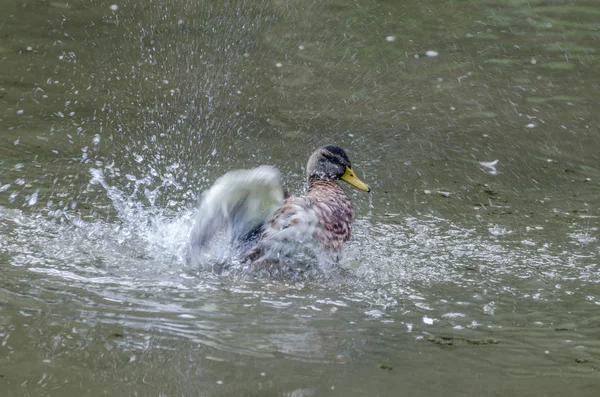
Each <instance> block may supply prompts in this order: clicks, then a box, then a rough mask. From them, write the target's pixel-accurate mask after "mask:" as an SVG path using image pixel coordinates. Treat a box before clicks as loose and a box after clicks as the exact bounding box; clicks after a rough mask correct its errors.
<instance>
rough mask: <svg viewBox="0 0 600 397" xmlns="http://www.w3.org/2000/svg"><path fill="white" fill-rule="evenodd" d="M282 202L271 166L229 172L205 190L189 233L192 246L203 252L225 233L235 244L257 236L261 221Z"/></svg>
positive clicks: (274, 169)
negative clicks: (213, 240)
mask: <svg viewBox="0 0 600 397" xmlns="http://www.w3.org/2000/svg"><path fill="white" fill-rule="evenodd" d="M283 202H284V192H283V187H282V185H281V174H280V173H279V171H278V170H277V169H276V168H274V167H271V166H266V165H265V166H260V167H257V168H253V169H250V170H236V171H231V172H228V173H227V174H225V175H223V176H222V177H220V178H219V179H217V180H216V181H215V184H214V185H213V186H212V187H211V188H210V189H209V190H208V191H207V192H205V193H204V195H203V197H202V201H201V203H200V208H199V209H198V215H197V218H196V223H195V225H194V228H193V229H192V233H191V237H190V239H191V241H190V243H191V248H192V250H194V251H195V252H202V250H203V249H204V248H205V247H206V246H207V244H208V243H209V242H210V241H211V240H212V238H213V237H215V236H216V235H218V234H219V233H223V232H224V233H226V234H227V235H228V237H229V239H230V242H231V245H232V246H233V247H235V248H238V247H241V246H243V245H244V244H248V243H250V242H252V241H253V240H255V239H256V238H258V236H259V234H260V232H261V231H262V228H263V225H264V224H265V223H266V222H267V221H268V220H269V219H270V218H271V217H272V216H273V214H274V213H275V211H277V210H278V209H279V208H280V207H281V206H282V205H283Z"/></svg>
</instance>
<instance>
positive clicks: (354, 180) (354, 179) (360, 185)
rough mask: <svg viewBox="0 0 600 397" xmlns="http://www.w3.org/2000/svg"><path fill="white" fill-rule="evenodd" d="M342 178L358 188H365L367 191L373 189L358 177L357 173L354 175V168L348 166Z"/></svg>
mask: <svg viewBox="0 0 600 397" xmlns="http://www.w3.org/2000/svg"><path fill="white" fill-rule="evenodd" d="M341 179H342V181H344V182H348V183H349V184H351V185H352V186H354V187H355V188H357V189H360V190H364V191H365V192H370V191H371V188H370V187H369V185H367V184H366V183H364V182H363V181H361V180H360V179H358V178H357V177H356V175H354V171H352V168H350V167H346V172H344V175H342V178H341Z"/></svg>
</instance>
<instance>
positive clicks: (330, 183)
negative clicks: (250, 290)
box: [190, 145, 371, 267]
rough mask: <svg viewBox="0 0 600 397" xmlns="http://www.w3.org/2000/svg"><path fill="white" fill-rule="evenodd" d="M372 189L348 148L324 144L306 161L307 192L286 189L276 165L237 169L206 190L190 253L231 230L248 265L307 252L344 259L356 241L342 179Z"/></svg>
mask: <svg viewBox="0 0 600 397" xmlns="http://www.w3.org/2000/svg"><path fill="white" fill-rule="evenodd" d="M339 181H343V182H346V183H348V184H349V185H351V186H353V187H355V188H357V189H359V190H361V191H364V192H370V191H371V188H370V187H369V186H368V185H367V184H366V183H364V182H363V181H361V180H360V179H359V178H358V177H357V176H356V173H355V172H354V170H353V169H352V164H351V162H350V158H349V157H348V154H347V153H346V151H345V150H344V149H342V148H341V147H339V146H335V145H326V146H322V147H319V148H318V149H317V150H315V151H314V153H313V154H312V155H311V156H310V157H309V159H308V163H307V166H306V193H305V194H304V195H300V196H295V195H290V194H288V193H287V192H286V191H285V189H284V188H283V183H282V178H281V173H280V172H279V171H278V170H277V169H276V168H275V167H273V166H269V165H262V166H259V167H256V168H253V169H246V170H234V171H230V172H228V173H226V174H225V175H223V176H221V177H220V178H218V179H217V180H216V181H215V183H214V184H213V186H212V187H211V188H210V189H209V190H208V191H206V192H205V193H204V194H203V196H202V200H201V203H200V206H199V208H198V212H197V215H196V221H195V224H194V227H193V228H192V232H191V235H190V247H191V250H190V253H191V255H192V257H198V256H201V255H202V254H203V252H204V251H206V250H207V248H208V247H209V245H210V244H209V243H210V241H212V240H213V239H214V238H215V236H218V235H220V234H226V235H227V236H228V241H229V244H228V246H229V247H230V248H232V249H233V250H234V251H235V252H237V255H238V256H239V258H240V262H241V263H244V264H246V266H248V267H256V266H258V265H260V264H265V263H270V264H272V263H275V262H278V263H282V262H283V261H284V260H285V261H287V262H289V261H295V260H297V259H298V258H303V257H305V256H306V255H308V256H310V257H313V258H322V257H323V256H327V257H335V258H336V259H335V260H336V261H337V260H338V259H339V253H340V252H341V251H342V249H343V247H344V246H345V244H346V243H347V242H348V240H350V236H351V229H352V222H353V216H354V214H353V207H352V201H351V200H350V197H349V196H348V194H347V193H346V192H345V191H344V189H343V188H342V187H341V186H340V184H339V183H338V182H339Z"/></svg>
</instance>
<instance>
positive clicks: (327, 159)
mask: <svg viewBox="0 0 600 397" xmlns="http://www.w3.org/2000/svg"><path fill="white" fill-rule="evenodd" d="M306 179H307V182H308V183H309V184H310V181H311V180H315V179H323V180H336V179H341V180H342V181H344V182H347V183H349V184H351V185H352V186H354V187H355V188H357V189H360V190H363V191H365V192H370V191H371V188H369V186H368V185H367V184H366V183H364V182H363V181H361V180H360V179H358V178H357V177H356V175H355V174H354V171H353V170H352V165H351V164H350V158H348V155H347V154H346V152H345V151H344V149H342V148H341V147H339V146H334V145H327V146H323V147H320V148H318V149H317V150H316V151H315V152H314V153H313V154H312V155H311V156H310V158H309V159H308V164H307V166H306Z"/></svg>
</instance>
